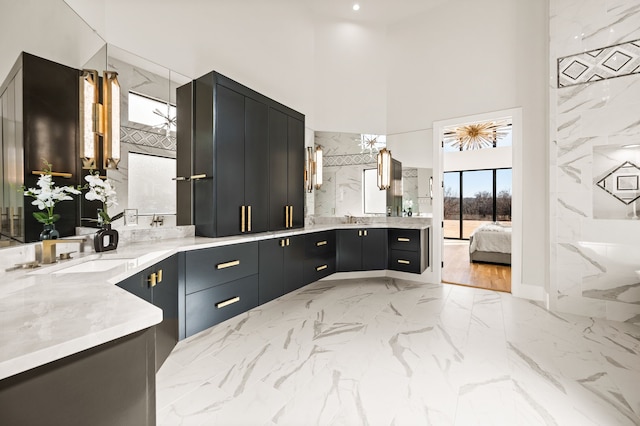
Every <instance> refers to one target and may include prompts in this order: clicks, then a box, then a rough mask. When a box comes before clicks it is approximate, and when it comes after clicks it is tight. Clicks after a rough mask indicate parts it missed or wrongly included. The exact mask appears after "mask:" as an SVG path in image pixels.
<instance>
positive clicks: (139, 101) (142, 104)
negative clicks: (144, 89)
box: [129, 92, 176, 135]
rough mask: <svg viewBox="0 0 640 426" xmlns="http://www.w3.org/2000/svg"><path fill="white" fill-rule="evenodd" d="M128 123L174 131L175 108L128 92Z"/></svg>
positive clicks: (166, 103)
mask: <svg viewBox="0 0 640 426" xmlns="http://www.w3.org/2000/svg"><path fill="white" fill-rule="evenodd" d="M129 121H132V122H135V123H140V124H144V125H146V126H151V127H154V128H156V129H160V130H164V131H165V132H166V133H167V135H168V134H169V132H175V131H176V106H175V105H172V104H170V103H168V102H165V101H162V100H159V99H154V98H150V97H148V96H145V95H141V94H138V93H135V92H129Z"/></svg>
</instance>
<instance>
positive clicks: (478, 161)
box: [443, 146, 513, 172]
mask: <svg viewBox="0 0 640 426" xmlns="http://www.w3.org/2000/svg"><path fill="white" fill-rule="evenodd" d="M443 157H444V158H443V171H445V172H453V171H461V170H483V169H505V168H509V167H511V166H512V163H513V162H512V149H511V147H510V146H503V147H499V148H493V149H479V150H475V151H460V152H445V153H444V155H443Z"/></svg>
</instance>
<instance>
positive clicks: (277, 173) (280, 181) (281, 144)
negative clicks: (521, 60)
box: [269, 108, 297, 231]
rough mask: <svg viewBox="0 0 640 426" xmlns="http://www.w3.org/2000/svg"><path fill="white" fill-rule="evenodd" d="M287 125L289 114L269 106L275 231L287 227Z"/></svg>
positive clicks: (271, 207) (271, 202)
mask: <svg viewBox="0 0 640 426" xmlns="http://www.w3.org/2000/svg"><path fill="white" fill-rule="evenodd" d="M287 126H288V125H287V115H286V114H284V113H283V112H281V111H278V110H276V109H274V108H269V182H271V184H270V187H269V229H270V230H273V231H275V230H280V229H286V228H287V224H286V218H287V217H288V213H286V212H285V210H286V208H287V206H288V204H289V200H288V195H287V192H288V186H287V173H288V169H287V161H288V153H287V151H288V143H287V132H288V130H287ZM295 213H297V212H294V214H295Z"/></svg>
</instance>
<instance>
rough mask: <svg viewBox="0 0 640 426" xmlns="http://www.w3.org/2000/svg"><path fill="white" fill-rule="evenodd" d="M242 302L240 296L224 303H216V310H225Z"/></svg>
mask: <svg viewBox="0 0 640 426" xmlns="http://www.w3.org/2000/svg"><path fill="white" fill-rule="evenodd" d="M239 301H240V296H236V297H232V298H231V299H229V300H225V301H224V302H220V303H216V308H218V309H220V308H224V307H225V306H229V305H233V304H234V303H236V302H239Z"/></svg>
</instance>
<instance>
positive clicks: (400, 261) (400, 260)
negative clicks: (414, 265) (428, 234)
mask: <svg viewBox="0 0 640 426" xmlns="http://www.w3.org/2000/svg"><path fill="white" fill-rule="evenodd" d="M398 263H402V264H403V265H409V264H411V262H409V261H408V260H403V259H398Z"/></svg>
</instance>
